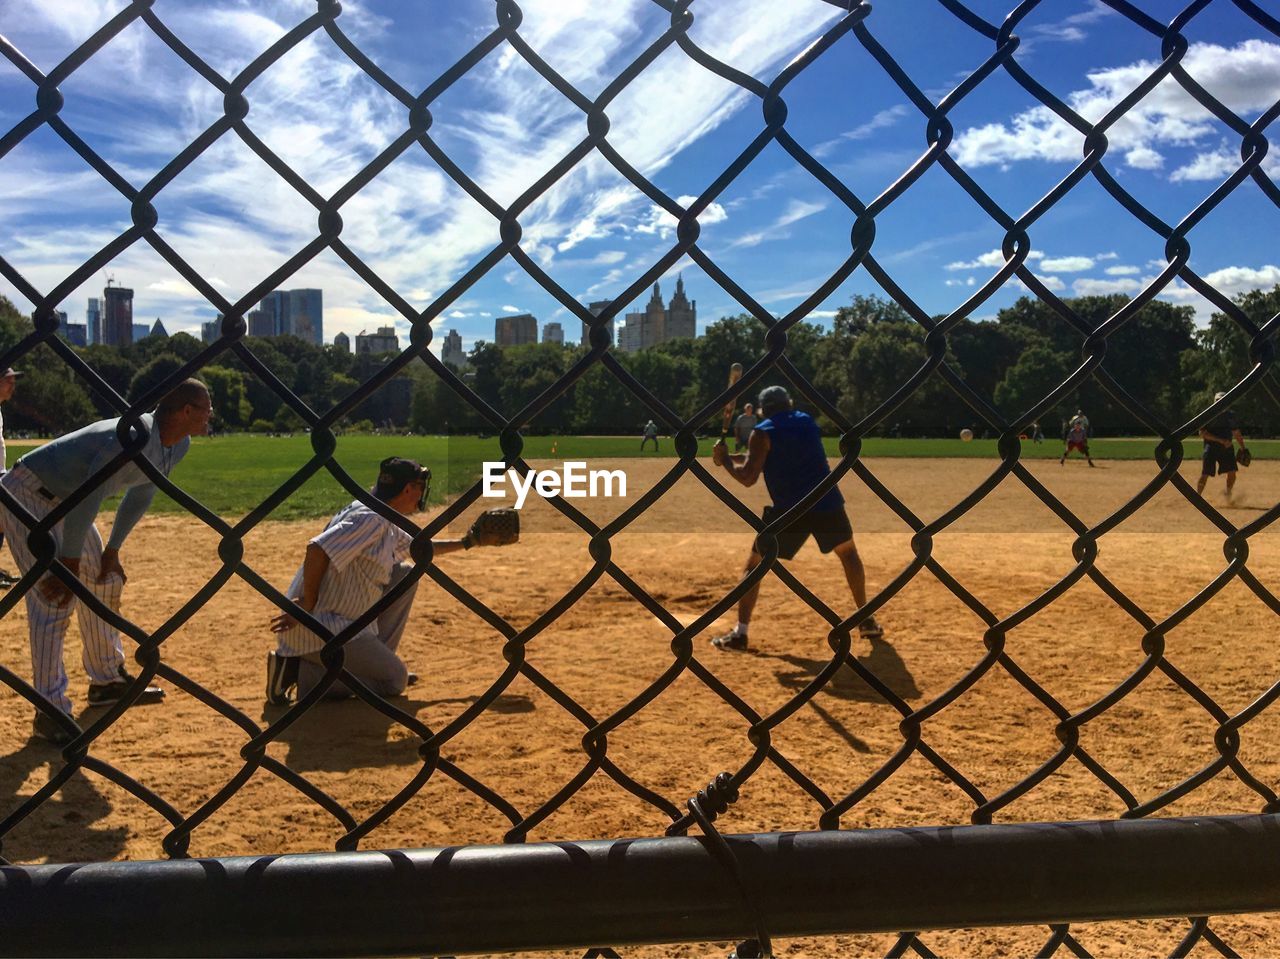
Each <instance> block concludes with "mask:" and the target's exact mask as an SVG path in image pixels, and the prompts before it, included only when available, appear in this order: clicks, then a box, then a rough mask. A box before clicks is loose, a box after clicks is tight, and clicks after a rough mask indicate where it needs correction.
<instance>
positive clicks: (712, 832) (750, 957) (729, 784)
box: [685, 772, 773, 959]
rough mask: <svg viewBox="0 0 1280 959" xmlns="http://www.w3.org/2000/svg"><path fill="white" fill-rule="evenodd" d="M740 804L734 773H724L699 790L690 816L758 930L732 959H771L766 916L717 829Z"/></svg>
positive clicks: (771, 952) (690, 802) (771, 943)
mask: <svg viewBox="0 0 1280 959" xmlns="http://www.w3.org/2000/svg"><path fill="white" fill-rule="evenodd" d="M737 801H738V784H737V783H735V782H734V781H733V775H732V774H731V773H727V772H724V773H720V775H718V776H716V778H715V779H713V780H712V781H711V782H710V783H708V784H707V787H706V788H705V789H699V790H698V793H697V795H695V796H694V797H693V798H691V799H690V800H689V801H688V802H687V803H685V805H686V806H687V808H688V810H689V814H690V815H691V816H693V818H694V819H695V820H696V821H697V823H698V826H699V828H701V829H702V833H703V835H704V836H706V837H707V850H708V851H709V852H710V853H711V855H712V856H714V857H715V858H716V861H717V862H718V863H720V865H721V866H723V867H724V869H725V871H726V872H727V873H728V874H729V878H730V879H732V880H733V884H734V886H735V888H737V890H738V895H739V896H741V897H742V904H743V906H745V907H746V911H747V919H748V920H749V921H750V923H751V925H752V926H754V927H755V932H756V937H755V939H748V940H746V941H745V942H743V943H741V944H740V945H739V946H738V948H737V949H735V950H734V951H733V952H732V953H731V954H730V959H771V957H772V956H773V942H772V940H770V938H769V931H768V929H767V928H766V927H765V921H764V912H763V910H761V908H760V905H759V903H757V902H756V901H755V897H754V896H752V895H751V892H750V890H748V888H747V883H746V880H745V878H744V877H743V875H742V866H741V864H740V863H739V862H738V857H737V856H735V855H734V854H733V850H732V849H730V848H729V844H728V843H727V842H725V839H724V836H722V835H720V830H718V829H717V828H716V827H715V821H716V819H717V818H718V817H719V816H721V815H723V814H724V813H725V811H726V810H727V809H728V808H729V807H730V806H732V805H733V804H734V803H735V802H737Z"/></svg>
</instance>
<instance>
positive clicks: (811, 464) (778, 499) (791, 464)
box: [756, 410, 844, 513]
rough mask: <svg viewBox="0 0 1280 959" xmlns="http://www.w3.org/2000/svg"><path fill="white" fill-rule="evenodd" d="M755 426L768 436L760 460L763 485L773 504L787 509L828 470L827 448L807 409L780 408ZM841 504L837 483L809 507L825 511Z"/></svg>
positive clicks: (815, 484) (817, 510)
mask: <svg viewBox="0 0 1280 959" xmlns="http://www.w3.org/2000/svg"><path fill="white" fill-rule="evenodd" d="M756 429H757V430H759V431H760V432H762V433H765V434H766V435H768V437H769V455H768V457H767V458H766V459H765V461H764V471H763V472H764V485H765V487H766V488H767V489H768V490H769V497H770V499H772V500H773V505H774V507H775V508H777V509H779V510H787V509H790V508H791V507H792V506H794V505H795V504H796V503H798V502H800V500H802V499H803V498H804V497H805V496H807V495H808V494H809V492H810V491H811V490H812V489H813V488H814V487H815V486H817V485H818V484H819V483H820V482H822V480H824V479H826V477H827V476H828V475H829V474H830V472H831V467H829V466H828V465H827V452H826V450H824V449H823V447H822V433H821V432H820V431H819V429H818V424H817V423H815V422H814V420H813V417H812V416H810V415H809V414H808V413H800V412H797V411H795V410H783V411H781V412H779V413H774V414H773V415H772V416H770V417H769V418H768V419H766V420H763V421H762V422H760V423H757V424H756ZM843 506H844V497H843V496H841V495H840V490H839V488H838V487H832V488H831V489H830V490H829V491H828V492H827V493H826V495H824V496H823V497H822V498H821V499H820V500H818V502H816V503H815V504H814V505H813V506H812V507H811V512H815V513H825V512H830V511H832V510H838V509H840V508H841V507H843Z"/></svg>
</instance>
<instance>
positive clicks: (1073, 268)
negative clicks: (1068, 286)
mask: <svg viewBox="0 0 1280 959" xmlns="http://www.w3.org/2000/svg"><path fill="white" fill-rule="evenodd" d="M1040 268H1041V269H1044V270H1049V271H1050V272H1051V273H1081V272H1083V271H1084V270H1092V269H1093V257H1091V256H1055V257H1045V258H1044V259H1043V260H1041V261H1040Z"/></svg>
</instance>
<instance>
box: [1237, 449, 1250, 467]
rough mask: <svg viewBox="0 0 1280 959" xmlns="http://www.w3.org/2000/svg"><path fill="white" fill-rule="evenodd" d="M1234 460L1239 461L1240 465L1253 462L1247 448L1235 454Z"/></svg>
mask: <svg viewBox="0 0 1280 959" xmlns="http://www.w3.org/2000/svg"><path fill="white" fill-rule="evenodd" d="M1236 462H1237V463H1239V464H1240V465H1241V466H1248V465H1249V464H1250V463H1252V462H1253V454H1252V453H1250V452H1249V451H1248V450H1247V449H1243V450H1241V451H1240V452H1239V453H1237V454H1236Z"/></svg>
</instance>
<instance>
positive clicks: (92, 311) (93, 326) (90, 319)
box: [84, 296, 102, 343]
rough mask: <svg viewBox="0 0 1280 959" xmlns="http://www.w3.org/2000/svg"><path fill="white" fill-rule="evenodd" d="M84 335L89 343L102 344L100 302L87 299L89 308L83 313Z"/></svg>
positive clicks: (91, 298)
mask: <svg viewBox="0 0 1280 959" xmlns="http://www.w3.org/2000/svg"><path fill="white" fill-rule="evenodd" d="M84 325H85V327H86V330H85V335H86V337H87V338H88V340H89V342H90V343H101V342H102V301H101V300H99V299H98V298H97V297H96V296H91V297H89V307H88V309H86V310H85V311H84Z"/></svg>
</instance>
